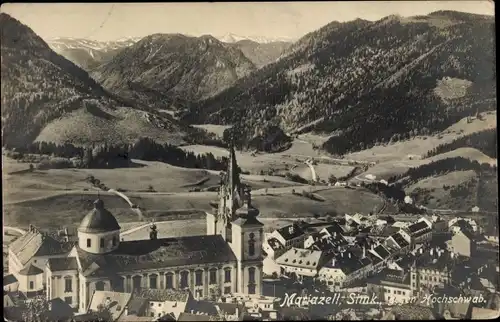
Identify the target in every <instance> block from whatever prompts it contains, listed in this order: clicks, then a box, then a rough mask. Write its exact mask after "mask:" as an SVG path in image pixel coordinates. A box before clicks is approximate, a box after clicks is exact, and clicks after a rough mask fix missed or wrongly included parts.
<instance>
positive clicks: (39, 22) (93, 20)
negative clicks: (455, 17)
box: [1, 1, 494, 41]
mask: <svg viewBox="0 0 500 322" xmlns="http://www.w3.org/2000/svg"><path fill="white" fill-rule="evenodd" d="M437 10H456V11H463V12H470V13H477V14H486V15H494V4H493V2H492V1H367V2H361V1H360V2H340V1H338V2H333V1H324V2H274V3H273V2H258V3H253V2H240V3H235V2H232V3H222V2H218V3H217V2H216V3H208V2H207V3H200V2H198V3H140V4H139V3H39V4H35V3H7V4H5V3H4V4H2V6H1V12H5V13H7V14H9V15H11V16H13V17H14V18H16V19H18V20H19V21H21V22H22V23H24V24H26V25H28V26H29V27H30V28H31V29H33V31H35V33H37V34H38V35H39V36H41V37H42V38H44V39H46V40H47V39H51V38H56V37H73V38H88V39H94V40H100V41H109V40H116V39H120V38H124V37H143V36H147V35H150V34H154V33H182V34H186V35H192V36H201V35H205V34H211V35H213V36H215V37H220V36H224V35H226V34H228V33H232V34H236V35H240V36H250V37H251V36H263V37H268V38H288V39H298V38H300V37H302V36H303V35H305V34H307V33H308V32H311V31H314V30H316V29H318V28H320V27H322V26H324V25H326V24H328V23H330V22H332V21H340V22H343V21H349V20H354V19H356V18H361V19H366V20H372V21H374V20H378V19H381V18H383V17H385V16H388V15H392V14H398V15H401V16H414V15H425V14H428V13H431V12H434V11H437Z"/></svg>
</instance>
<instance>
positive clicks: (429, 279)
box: [410, 248, 455, 295]
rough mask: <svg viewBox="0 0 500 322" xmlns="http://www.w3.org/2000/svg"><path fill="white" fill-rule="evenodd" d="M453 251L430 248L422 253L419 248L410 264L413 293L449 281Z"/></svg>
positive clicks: (452, 265)
mask: <svg viewBox="0 0 500 322" xmlns="http://www.w3.org/2000/svg"><path fill="white" fill-rule="evenodd" d="M454 258H455V255H454V253H450V252H448V251H446V250H444V249H440V248H437V249H436V248H430V250H428V251H426V252H425V253H424V249H423V248H420V249H419V252H418V254H417V257H416V259H415V261H414V263H413V265H412V266H411V270H410V272H411V289H412V292H413V293H414V295H416V294H417V292H418V291H419V290H422V289H423V288H425V289H427V290H431V289H433V288H434V287H443V286H444V285H446V284H448V283H449V282H450V281H451V272H452V269H453V267H454V261H453V259H454Z"/></svg>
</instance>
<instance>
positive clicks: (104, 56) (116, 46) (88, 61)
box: [47, 37, 141, 70]
mask: <svg viewBox="0 0 500 322" xmlns="http://www.w3.org/2000/svg"><path fill="white" fill-rule="evenodd" d="M140 39H141V38H140V37H139V38H124V39H120V40H116V41H96V40H89V39H80V38H53V39H49V40H47V43H48V44H49V46H50V48H52V49H53V50H54V51H55V52H56V53H58V54H60V55H62V56H64V57H65V58H66V59H68V60H70V61H72V62H73V63H75V64H77V65H78V66H80V67H82V68H83V69H86V70H87V69H90V68H94V67H96V66H98V65H99V64H102V63H104V62H107V61H109V60H110V59H111V58H113V56H114V55H116V54H117V53H118V52H119V51H120V50H121V49H123V48H126V47H129V46H132V45H133V44H135V43H136V42H137V41H139V40H140Z"/></svg>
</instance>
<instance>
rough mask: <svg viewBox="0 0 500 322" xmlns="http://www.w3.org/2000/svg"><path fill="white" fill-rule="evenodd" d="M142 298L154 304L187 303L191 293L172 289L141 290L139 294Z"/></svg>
mask: <svg viewBox="0 0 500 322" xmlns="http://www.w3.org/2000/svg"><path fill="white" fill-rule="evenodd" d="M138 294H139V297H140V298H144V299H147V300H150V301H154V302H166V301H169V302H187V301H188V300H189V295H190V293H189V291H183V290H171V289H150V288H147V289H141V290H139V292H138Z"/></svg>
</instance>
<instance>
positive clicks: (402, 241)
mask: <svg viewBox="0 0 500 322" xmlns="http://www.w3.org/2000/svg"><path fill="white" fill-rule="evenodd" d="M391 237H392V239H394V241H395V242H396V244H398V245H399V247H400V248H405V247H407V246H409V245H410V244H409V243H408V242H407V241H406V239H404V237H403V235H401V234H400V233H399V232H397V233H395V234H393V235H391Z"/></svg>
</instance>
